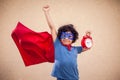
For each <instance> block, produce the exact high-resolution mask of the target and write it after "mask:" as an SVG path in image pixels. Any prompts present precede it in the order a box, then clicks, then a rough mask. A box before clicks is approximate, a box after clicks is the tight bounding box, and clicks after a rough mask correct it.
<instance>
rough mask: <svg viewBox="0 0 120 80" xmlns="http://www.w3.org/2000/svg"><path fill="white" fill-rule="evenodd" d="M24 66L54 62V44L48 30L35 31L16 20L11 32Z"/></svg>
mask: <svg viewBox="0 0 120 80" xmlns="http://www.w3.org/2000/svg"><path fill="white" fill-rule="evenodd" d="M11 36H12V38H13V40H14V42H15V44H16V46H17V48H18V50H19V52H20V54H21V56H22V59H23V61H24V64H25V66H29V65H34V64H38V63H42V62H51V63H53V62H54V45H53V40H52V36H51V35H50V34H49V33H48V32H39V33H38V32H35V31H32V30H30V29H29V28H27V27H26V26H24V25H23V24H21V23H20V22H18V24H17V26H16V28H15V29H14V30H13V32H12V34H11Z"/></svg>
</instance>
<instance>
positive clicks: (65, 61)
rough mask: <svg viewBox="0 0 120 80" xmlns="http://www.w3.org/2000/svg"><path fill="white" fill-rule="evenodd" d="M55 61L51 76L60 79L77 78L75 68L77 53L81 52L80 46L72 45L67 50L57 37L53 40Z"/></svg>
mask: <svg viewBox="0 0 120 80" xmlns="http://www.w3.org/2000/svg"><path fill="white" fill-rule="evenodd" d="M54 47H55V63H54V67H53V71H52V76H54V77H57V78H61V79H79V73H78V68H77V54H78V53H81V52H82V47H81V46H79V47H73V46H72V49H71V51H69V50H68V49H67V48H66V47H65V46H63V45H62V44H61V42H60V40H59V39H58V38H57V39H56V41H55V42H54Z"/></svg>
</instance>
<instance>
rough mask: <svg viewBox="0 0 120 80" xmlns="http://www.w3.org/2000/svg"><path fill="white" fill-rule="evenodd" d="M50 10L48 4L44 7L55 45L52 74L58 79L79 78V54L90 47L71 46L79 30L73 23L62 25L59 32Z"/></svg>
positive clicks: (72, 79) (76, 79)
mask: <svg viewBox="0 0 120 80" xmlns="http://www.w3.org/2000/svg"><path fill="white" fill-rule="evenodd" d="M49 10H50V7H49V6H48V5H47V6H44V7H43V11H44V14H45V17H46V20H47V23H48V25H49V28H50V30H51V35H52V38H53V41H54V47H55V63H54V67H53V71H52V76H54V77H56V78H57V80H79V72H78V68H77V54H78V53H81V52H82V51H86V50H88V49H86V48H82V47H81V46H78V47H75V46H71V44H72V43H74V42H75V41H76V40H77V39H78V32H77V31H76V30H75V29H74V26H73V25H72V24H68V25H64V26H62V27H60V28H59V29H58V33H57V32H56V29H55V25H54V23H53V22H52V19H51V17H50V15H49Z"/></svg>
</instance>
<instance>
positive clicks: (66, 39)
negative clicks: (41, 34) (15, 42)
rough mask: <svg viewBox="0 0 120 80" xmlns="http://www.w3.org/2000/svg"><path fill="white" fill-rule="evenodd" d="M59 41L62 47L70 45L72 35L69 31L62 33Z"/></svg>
mask: <svg viewBox="0 0 120 80" xmlns="http://www.w3.org/2000/svg"><path fill="white" fill-rule="evenodd" d="M60 39H61V42H62V43H63V44H64V45H69V44H72V41H73V34H72V33H71V32H70V31H67V32H62V34H61V37H60Z"/></svg>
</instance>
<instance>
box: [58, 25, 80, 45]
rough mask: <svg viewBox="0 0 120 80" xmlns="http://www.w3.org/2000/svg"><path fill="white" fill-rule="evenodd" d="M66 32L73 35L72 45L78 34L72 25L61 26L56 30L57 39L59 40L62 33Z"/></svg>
mask: <svg viewBox="0 0 120 80" xmlns="http://www.w3.org/2000/svg"><path fill="white" fill-rule="evenodd" d="M67 31H70V32H71V33H72V34H73V35H74V37H73V41H72V43H74V42H75V41H76V40H77V39H78V35H79V34H78V32H77V31H76V30H75V28H74V25H72V24H68V25H63V26H61V27H60V28H59V29H58V34H57V37H58V39H59V40H60V37H61V33H62V32H67Z"/></svg>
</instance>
